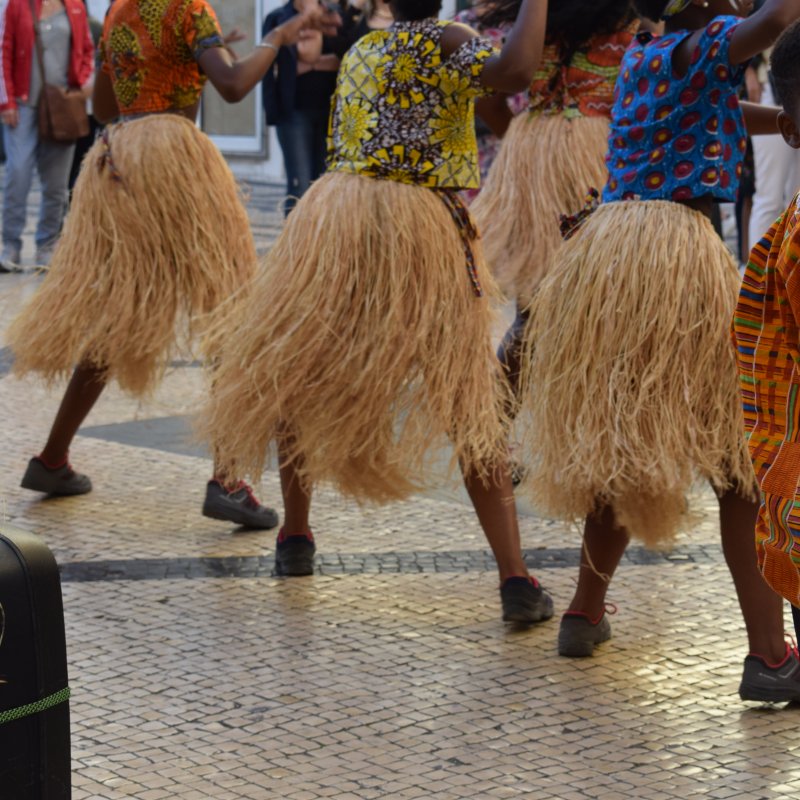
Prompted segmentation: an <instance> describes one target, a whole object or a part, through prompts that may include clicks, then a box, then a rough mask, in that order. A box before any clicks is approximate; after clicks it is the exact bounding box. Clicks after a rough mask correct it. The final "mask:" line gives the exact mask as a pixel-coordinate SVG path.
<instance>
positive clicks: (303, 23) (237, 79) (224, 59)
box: [197, 5, 340, 103]
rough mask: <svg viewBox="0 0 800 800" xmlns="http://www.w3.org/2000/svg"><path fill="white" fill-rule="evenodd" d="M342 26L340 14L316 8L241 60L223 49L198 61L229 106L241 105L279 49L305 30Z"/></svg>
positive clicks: (212, 50) (289, 22) (275, 30)
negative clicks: (240, 102) (233, 104)
mask: <svg viewBox="0 0 800 800" xmlns="http://www.w3.org/2000/svg"><path fill="white" fill-rule="evenodd" d="M339 23H340V19H339V16H338V15H337V14H335V13H333V12H331V11H328V10H327V9H325V8H323V7H322V6H319V5H314V6H313V7H312V8H311V9H309V10H306V11H304V12H303V13H302V14H297V15H295V16H294V17H292V18H291V19H289V20H287V21H286V22H284V23H282V24H280V25H278V27H277V28H273V29H272V30H271V31H270V32H269V33H268V34H267V35H266V36H265V37H264V38H263V40H262V41H261V44H259V45H257V46H256V49H255V50H254V51H253V52H252V53H250V55H248V56H245V57H244V58H242V59H239V60H234V59H233V57H232V56H231V54H230V53H229V52H228V51H227V50H225V49H224V48H222V47H212V48H209V49H208V50H206V51H205V52H204V53H202V54H201V55H200V57H199V58H198V60H197V61H198V63H199V64H200V67H201V69H202V70H203V72H205V74H206V75H207V76H208V79H209V80H210V81H211V83H212V84H213V86H214V88H215V89H216V90H217V91H218V92H219V93H220V95H222V98H223V99H224V100H226V101H227V102H229V103H238V102H239V101H240V100H242V99H244V98H245V97H246V96H247V94H248V93H249V92H250V90H251V89H252V88H253V87H254V86H255V85H256V84H257V83H258V82H259V81H260V80H261V79H262V78H263V77H264V75H265V74H266V72H267V70H268V69H269V68H270V67H271V66H272V64H273V62H274V61H275V59H276V58H277V57H278V51H279V50H280V48H281V47H283V46H284V45H289V44H294V43H295V42H296V41H297V40H298V38H299V36H300V32H301V31H302V30H304V29H308V28H313V29H316V30H322V31H330V30H331V29H333V28H335V27H336V26H337V25H338V24H339Z"/></svg>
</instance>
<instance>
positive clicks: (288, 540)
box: [275, 528, 317, 576]
mask: <svg viewBox="0 0 800 800" xmlns="http://www.w3.org/2000/svg"><path fill="white" fill-rule="evenodd" d="M316 550H317V546H316V545H315V544H314V534H313V533H311V531H309V532H308V533H295V534H292V535H291V536H287V535H286V532H285V531H284V530H283V528H281V530H280V533H279V534H278V540H277V541H276V542H275V574H276V575H293V576H299V575H313V574H314V553H315V552H316Z"/></svg>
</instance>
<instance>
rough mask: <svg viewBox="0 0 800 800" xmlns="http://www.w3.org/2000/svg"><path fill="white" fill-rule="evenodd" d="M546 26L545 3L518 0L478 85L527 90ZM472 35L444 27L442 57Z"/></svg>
mask: <svg viewBox="0 0 800 800" xmlns="http://www.w3.org/2000/svg"><path fill="white" fill-rule="evenodd" d="M797 2H798V3H800V0H797ZM546 25H547V0H522V4H521V6H520V9H519V13H518V15H517V19H516V21H515V22H514V27H513V28H512V29H511V31H510V32H509V34H508V36H507V37H506V42H505V44H504V45H503V49H502V50H501V51H500V52H499V53H498V54H496V55H493V56H492V57H491V58H489V59H488V60H487V61H486V63H485V65H484V67H483V71H482V72H481V83H483V85H484V86H485V87H486V88H487V89H494V90H496V91H499V92H507V93H508V94H514V93H516V92H521V91H522V90H523V89H527V88H528V86H529V85H530V82H531V78H532V77H533V73H534V71H535V70H536V67H537V66H539V61H540V60H541V57H542V49H543V47H544V34H545V28H546ZM475 36H477V34H476V33H475V31H474V30H472V28H470V27H468V26H467V25H461V24H453V25H448V26H447V29H446V31H445V33H444V35H443V36H442V49H443V51H444V53H445V55H450V53H452V52H455V50H457V49H458V48H459V47H460V46H461V45H462V44H464V42H467V41H469V40H470V39H472V38H473V37H475Z"/></svg>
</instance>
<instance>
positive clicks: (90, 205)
mask: <svg viewBox="0 0 800 800" xmlns="http://www.w3.org/2000/svg"><path fill="white" fill-rule="evenodd" d="M313 6H314V7H313V8H312V9H311V10H309V11H308V12H307V13H306V14H303V15H298V16H297V17H296V18H293V19H292V20H289V21H288V22H286V23H285V24H284V25H282V26H280V27H279V28H277V29H275V30H274V31H272V32H271V33H270V34H269V35H268V36H267V37H266V38H265V40H264V41H263V42H262V43H261V44H260V45H258V46H257V48H256V50H255V51H254V52H253V53H252V54H251V55H249V56H247V57H245V58H243V59H241V60H240V61H235V60H234V59H233V57H232V55H231V53H230V52H229V51H228V50H227V48H226V46H225V40H224V39H223V36H222V33H221V32H220V29H219V25H218V23H217V18H216V16H215V14H214V10H213V9H212V8H211V6H210V5H209V4H208V3H207V2H206V0H168V2H164V3H161V4H159V6H158V9H157V13H156V12H155V11H154V9H153V8H151V7H150V6H149V5H148V4H147V3H145V2H144V0H116V1H115V2H114V3H113V4H112V6H111V7H110V9H109V11H108V14H107V16H106V20H105V26H104V31H103V39H102V41H101V44H100V48H99V49H100V59H101V62H102V71H100V72H99V73H98V75H97V79H96V83H95V90H94V114H95V117H97V119H98V120H100V121H101V122H109V121H111V120H112V119H116V118H117V117H120V116H121V119H122V121H121V122H120V123H119V124H117V125H114V126H111V127H108V128H106V130H105V131H104V133H103V135H102V136H101V137H100V139H99V140H98V141H97V142H96V144H95V145H94V146H93V148H92V149H91V150H90V152H89V153H88V154H87V156H86V160H85V162H84V168H83V170H82V172H81V175H80V177H79V179H78V183H77V185H76V187H75V195H74V199H73V201H72V208H71V211H70V214H69V217H68V219H67V223H66V227H65V229H64V233H63V236H62V238H61V240H60V242H59V244H58V246H57V248H56V251H55V253H54V255H53V260H52V264H51V269H50V272H49V274H48V275H47V277H46V278H45V280H44V283H43V285H42V286H41V288H40V289H39V291H38V292H37V293H36V295H35V297H34V298H33V300H32V301H31V303H30V304H29V305H28V307H27V308H26V309H25V310H24V311H23V313H22V314H21V315H20V316H19V317H18V318H17V319H16V320H15V321H14V323H13V324H12V326H11V328H10V330H9V333H8V337H9V344H10V346H11V348H12V350H13V351H14V357H15V370H16V372H17V373H19V374H23V373H26V372H29V371H36V372H40V373H42V374H43V375H44V377H45V378H46V379H48V380H53V379H55V378H58V377H61V376H62V375H64V374H66V373H67V372H68V371H70V370H72V368H73V367H74V365H75V364H76V363H77V364H78V366H77V368H76V369H75V370H74V372H73V374H72V379H71V380H70V383H69V386H68V387H67V390H66V393H65V395H64V398H63V400H62V402H61V406H60V408H59V410H58V413H57V415H56V418H55V421H54V422H53V427H52V429H51V432H50V436H49V438H48V441H47V444H46V445H45V448H44V450H42V452H41V454H40V455H38V456H36V457H34V458H32V459H31V460H30V462H29V464H28V468H27V470H26V472H25V475H24V476H23V479H22V486H23V487H24V488H26V489H32V490H34V491H38V492H45V493H47V494H52V495H78V494H85V493H86V492H89V491H91V488H92V483H91V481H90V480H89V478H88V477H87V476H86V475H82V474H80V473H77V472H75V471H74V470H73V469H72V467H71V466H70V465H69V462H68V458H67V456H68V451H69V446H70V444H71V442H72V439H73V437H74V436H75V434H76V433H77V431H78V428H79V427H80V425H81V423H82V422H83V420H84V419H85V418H86V415H87V414H88V413H89V411H91V409H92V407H93V406H94V404H95V402H96V401H97V399H98V397H99V396H100V394H101V393H102V391H103V389H104V387H105V385H106V384H107V383H108V381H109V380H111V379H116V380H117V381H118V382H119V384H120V386H121V387H122V388H123V389H126V390H128V391H130V392H131V393H132V394H134V395H136V396H143V395H145V394H147V393H148V392H149V391H151V390H152V389H153V388H154V386H155V385H156V383H157V382H158V380H159V378H160V377H161V374H162V373H163V370H164V368H165V367H166V365H167V364H168V363H169V360H170V358H171V356H172V355H173V353H174V352H175V351H176V350H177V349H178V343H177V342H176V336H177V332H178V331H180V332H181V333H188V332H190V331H191V328H192V326H193V325H194V324H197V321H198V319H199V318H201V317H202V316H203V315H204V314H206V313H207V312H209V311H211V310H212V309H213V308H215V307H216V306H217V305H218V303H219V302H220V301H221V300H223V299H224V298H226V297H228V296H229V295H231V294H232V293H233V292H234V290H235V289H237V288H238V287H240V286H241V285H242V284H244V283H245V282H247V280H248V279H249V277H250V276H251V275H252V273H253V271H254V268H255V263H256V255H255V247H254V244H253V240H252V235H251V233H250V226H249V221H248V218H247V213H246V211H245V209H244V207H243V206H242V203H241V201H240V199H239V192H238V190H237V187H236V184H235V182H234V179H233V176H232V175H231V172H230V170H229V169H228V166H227V165H226V163H225V161H224V159H223V158H222V156H221V154H220V153H219V151H218V150H217V149H216V147H215V146H214V145H213V144H212V142H211V141H210V140H209V139H208V137H206V136H205V135H204V134H203V133H201V132H200V131H199V129H198V128H197V126H196V125H195V123H194V120H195V117H196V116H197V109H198V107H199V103H200V96H201V93H202V89H203V85H204V84H205V82H206V79H207V78H208V79H210V80H211V82H212V84H213V85H214V86H215V87H216V88H217V89H219V91H220V93H221V94H222V96H223V97H224V98H225V99H226V100H228V101H230V102H236V101H238V100H240V99H241V98H242V97H244V95H245V94H246V93H247V92H248V91H249V90H250V89H251V88H252V87H253V86H254V85H255V84H256V83H257V82H258V81H259V80H260V79H261V77H262V76H263V74H264V72H266V70H267V69H268V68H269V66H270V65H271V64H272V62H273V61H274V60H275V54H276V53H277V48H278V47H279V46H280V45H281V44H286V43H291V42H293V41H295V40H296V38H297V37H298V36H299V35H300V32H301V30H302V29H303V28H304V27H309V26H316V27H319V26H320V25H322V24H330V23H331V22H332V21H334V20H333V18H332V17H331V15H328V14H323V12H322V11H320V10H317V8H316V3H313ZM203 513H204V514H205V515H206V516H209V517H213V518H215V519H223V520H228V521H231V522H234V523H236V524H238V525H245V526H248V527H252V528H272V527H274V526H275V525H277V523H278V518H277V515H276V514H275V512H274V511H273V510H272V509H271V508H266V507H264V506H262V505H261V504H260V503H258V501H257V500H256V499H255V497H254V496H253V494H252V491H251V490H250V488H249V487H248V486H247V485H246V484H244V483H242V482H239V481H229V482H228V483H227V484H225V485H223V483H222V482H221V481H219V480H217V479H216V478H215V479H213V480H211V481H209V483H208V486H207V489H206V499H205V503H204V506H203Z"/></svg>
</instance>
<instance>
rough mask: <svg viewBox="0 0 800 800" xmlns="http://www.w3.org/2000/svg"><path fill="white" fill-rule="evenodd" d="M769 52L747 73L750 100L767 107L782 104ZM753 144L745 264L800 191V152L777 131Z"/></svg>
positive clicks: (756, 61) (757, 137)
mask: <svg viewBox="0 0 800 800" xmlns="http://www.w3.org/2000/svg"><path fill="white" fill-rule="evenodd" d="M770 53H771V51H770V50H768V51H767V52H766V53H764V54H763V55H762V56H760V57H758V58H757V59H754V61H753V63H752V64H751V65H750V66H749V67H748V68H747V72H746V73H745V81H746V85H747V99H748V100H750V101H751V102H753V103H761V104H762V105H766V106H774V105H777V104H778V103H779V102H780V99H779V98H777V97H776V96H775V91H774V89H773V86H772V82H771V80H770V75H769V55H770ZM752 142H753V161H754V165H755V180H756V186H755V194H754V195H753V205H752V210H751V212H750V224H749V234H750V235H749V243H748V244H749V246H748V247H745V248H743V249H744V251H745V259H744V260H745V261H746V260H747V254H748V253H749V252H750V247H752V246H753V245H754V244H755V243H756V242H757V241H758V240H759V239H760V238H761V237H762V236H763V235H764V234H765V233H766V232H767V231H768V230H769V228H770V226H771V225H772V223H773V222H775V220H776V219H777V218H778V217H779V216H780V215H781V214H782V213H783V211H784V209H785V208H786V206H787V204H788V203H789V201H790V200H791V199H792V197H794V195H795V192H797V190H798V188H800V152H798V151H797V150H793V149H792V148H791V147H789V145H788V144H786V142H785V141H784V140H783V137H782V136H781V135H780V134H779V133H778V131H777V130H776V131H775V133H774V134H772V135H768V136H753V137H752Z"/></svg>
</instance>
